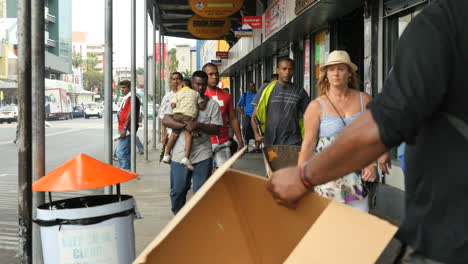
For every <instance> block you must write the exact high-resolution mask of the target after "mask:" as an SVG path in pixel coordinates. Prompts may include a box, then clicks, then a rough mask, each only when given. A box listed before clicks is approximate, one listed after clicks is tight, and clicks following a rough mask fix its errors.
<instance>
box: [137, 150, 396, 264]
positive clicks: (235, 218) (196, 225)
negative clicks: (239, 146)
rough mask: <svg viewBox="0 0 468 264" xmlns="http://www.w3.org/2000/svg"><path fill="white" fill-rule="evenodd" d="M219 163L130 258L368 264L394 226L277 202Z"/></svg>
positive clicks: (311, 199) (312, 199)
mask: <svg viewBox="0 0 468 264" xmlns="http://www.w3.org/2000/svg"><path fill="white" fill-rule="evenodd" d="M240 155H241V153H240V152H238V153H237V154H236V155H234V157H233V158H231V159H230V160H229V161H228V162H226V164H224V165H223V166H222V167H221V168H219V169H218V170H217V171H216V172H215V173H214V174H213V175H212V176H211V177H210V178H209V180H208V181H207V182H206V183H205V184H204V185H203V187H202V188H201V189H200V190H199V191H198V192H197V193H196V194H195V195H194V196H193V197H192V199H190V201H189V202H188V203H187V204H186V205H185V206H184V208H182V210H181V211H180V212H179V213H178V214H177V215H176V216H175V217H174V218H173V219H172V220H171V221H170V222H169V224H168V225H167V226H166V227H165V228H164V229H163V230H162V231H161V233H160V234H159V235H158V236H157V237H156V238H155V239H154V240H153V241H152V242H151V243H150V245H149V246H148V247H147V248H146V249H145V250H144V251H143V252H142V253H141V254H140V256H139V257H138V258H137V259H136V260H135V261H134V263H135V264H141V263H148V264H152V263H164V264H169V263H191V264H208V263H216V264H218V263H223V264H231V263H232V264H249V263H252V264H254V263H255V264H257V263H268V264H273V263H288V264H292V263H326V264H331V263H359V264H365V263H374V262H375V261H376V260H377V258H378V257H379V255H380V253H381V252H382V251H383V250H384V248H385V247H386V245H387V244H388V243H389V241H390V240H391V238H392V237H393V235H394V233H395V232H396V230H397V228H396V227H395V226H393V225H391V224H390V223H388V222H385V221H383V220H381V219H379V218H377V217H374V216H372V215H368V214H364V213H361V212H359V211H357V210H355V209H353V208H351V207H349V206H346V205H343V204H340V203H338V202H335V201H333V200H330V199H327V198H324V197H321V196H318V195H316V194H310V195H307V196H306V197H305V198H304V199H303V200H302V201H301V203H300V204H299V207H298V208H297V209H296V210H290V209H287V208H284V207H282V206H279V205H277V204H276V203H275V202H274V200H273V199H272V197H271V195H270V193H269V192H268V191H267V190H266V189H265V186H266V181H267V180H266V179H265V178H263V177H259V176H255V175H252V174H248V173H244V172H242V171H236V170H229V167H230V166H231V165H232V164H233V163H234V162H235V160H236V159H237V158H239V157H240Z"/></svg>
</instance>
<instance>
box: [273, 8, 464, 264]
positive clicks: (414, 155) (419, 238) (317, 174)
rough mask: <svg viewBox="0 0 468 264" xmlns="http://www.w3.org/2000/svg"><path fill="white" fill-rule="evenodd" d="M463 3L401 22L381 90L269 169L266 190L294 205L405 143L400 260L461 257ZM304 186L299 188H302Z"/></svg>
mask: <svg viewBox="0 0 468 264" xmlns="http://www.w3.org/2000/svg"><path fill="white" fill-rule="evenodd" d="M466 10H468V1H466V0H443V1H433V2H432V3H431V4H430V5H429V6H427V7H426V8H425V9H424V10H423V11H422V12H421V13H420V14H419V15H418V16H417V17H416V18H415V19H414V20H413V21H412V22H411V23H410V25H409V26H408V27H407V29H406V30H405V32H404V33H403V35H402V37H401V39H400V42H399V45H398V47H397V52H396V56H395V64H394V67H393V71H392V72H391V73H390V76H389V77H388V79H387V81H386V83H385V87H384V89H383V92H382V94H380V95H378V96H377V97H376V99H375V100H374V101H373V102H371V103H370V104H369V105H368V110H367V111H366V112H364V113H363V114H362V115H361V116H360V117H359V118H358V119H356V120H355V121H354V122H353V123H351V124H350V125H349V126H348V127H347V128H346V129H345V130H344V131H343V132H342V134H341V135H340V137H339V138H338V139H337V140H336V141H335V142H334V143H333V145H331V146H330V147H329V148H327V150H325V151H323V152H321V153H320V154H317V155H314V157H313V158H312V159H311V160H310V161H309V162H307V163H306V164H304V165H303V166H301V167H294V168H287V169H284V170H280V171H277V172H276V173H275V174H274V175H273V177H272V179H271V180H270V182H269V185H268V188H269V190H270V191H271V192H272V193H273V196H274V197H276V198H277V199H278V201H281V203H283V204H284V205H287V206H292V207H294V206H295V205H296V203H297V202H298V201H299V200H300V199H301V198H302V197H303V196H304V195H306V194H307V187H309V188H310V187H311V186H313V185H317V184H323V183H325V182H328V181H331V180H334V179H337V178H339V177H340V176H341V175H345V174H346V173H349V172H351V171H354V170H356V169H359V168H361V167H362V166H364V165H366V164H369V163H370V162H372V161H374V160H376V159H377V157H378V156H379V155H381V154H382V153H384V152H385V151H387V150H388V149H390V148H392V147H395V146H398V145H399V144H400V143H401V142H403V141H404V142H407V148H406V178H405V181H406V182H405V184H406V193H405V194H406V201H405V203H406V208H405V219H404V221H403V223H402V225H401V227H400V230H399V232H398V234H397V237H398V238H399V239H400V240H401V241H402V242H403V243H404V244H406V245H408V248H407V250H406V253H405V255H404V260H403V261H407V262H404V263H468V210H467V209H466V207H467V204H468V167H467V165H466V161H467V156H468V139H467V138H465V137H464V136H463V134H462V133H460V132H459V130H458V129H457V127H455V126H454V125H453V124H452V123H451V122H449V119H448V118H447V115H446V114H443V113H448V114H450V115H451V116H454V117H456V118H457V119H458V120H459V121H460V122H462V124H463V123H464V124H468V107H467V106H466V100H467V98H468V82H467V81H466V76H467V73H466V69H467V64H468V48H467V47H468V27H467V26H466V25H468V16H467V15H466V12H467V11H466ZM306 186H307V187H306Z"/></svg>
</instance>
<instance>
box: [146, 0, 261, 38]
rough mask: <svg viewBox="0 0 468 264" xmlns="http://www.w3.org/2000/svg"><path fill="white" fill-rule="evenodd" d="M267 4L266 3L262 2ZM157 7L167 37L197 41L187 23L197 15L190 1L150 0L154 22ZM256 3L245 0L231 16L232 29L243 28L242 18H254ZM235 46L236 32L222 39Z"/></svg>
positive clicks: (157, 20)
mask: <svg viewBox="0 0 468 264" xmlns="http://www.w3.org/2000/svg"><path fill="white" fill-rule="evenodd" d="M260 2H266V1H260ZM153 6H155V7H156V24H157V25H158V26H159V29H160V30H161V32H162V33H163V34H164V35H165V36H170V37H179V38H191V39H196V37H194V36H193V35H192V34H190V33H189V31H188V29H187V21H188V20H189V19H190V18H191V17H192V16H193V15H194V14H195V13H194V12H193V11H192V9H191V8H190V5H189V1H188V0H148V9H149V10H148V14H149V15H150V17H151V18H152V19H151V20H153V14H152V8H153ZM255 13H256V1H252V0H244V5H243V7H242V8H241V9H240V10H239V11H238V12H236V13H235V14H234V15H232V16H230V20H231V28H235V27H239V26H241V17H242V16H254V15H255ZM220 39H224V40H226V41H228V42H229V43H230V44H233V43H234V42H235V41H237V39H236V38H235V37H234V31H233V30H232V29H231V31H230V32H229V33H228V34H227V35H225V36H224V37H222V38H220Z"/></svg>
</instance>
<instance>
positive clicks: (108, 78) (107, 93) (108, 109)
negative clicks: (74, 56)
mask: <svg viewBox="0 0 468 264" xmlns="http://www.w3.org/2000/svg"><path fill="white" fill-rule="evenodd" d="M112 4H113V0H106V1H105V11H104V13H105V15H104V16H105V33H104V34H105V37H104V38H105V42H104V63H105V65H104V107H105V111H104V158H105V162H106V163H108V164H111V165H112V156H113V142H112V116H113V115H112V106H113V103H112V69H113V64H112V60H113V58H112V51H113V41H112V30H113V22H112V12H113V11H112V9H113V8H112ZM104 193H105V194H112V186H106V187H104Z"/></svg>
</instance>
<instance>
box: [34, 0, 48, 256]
mask: <svg viewBox="0 0 468 264" xmlns="http://www.w3.org/2000/svg"><path fill="white" fill-rule="evenodd" d="M31 30H32V31H31V52H32V53H31V62H32V65H34V67H32V70H31V71H32V82H31V87H32V109H31V110H32V144H33V145H32V151H33V152H32V162H33V163H32V165H33V167H32V168H33V171H32V182H35V181H37V180H39V179H40V178H41V177H43V176H44V175H45V125H44V124H45V106H44V104H45V102H44V93H45V92H44V89H45V80H44V78H45V76H44V72H45V53H44V51H45V45H44V38H45V37H44V2H43V1H42V0H32V1H31ZM32 198H33V200H32V201H33V203H32V210H33V212H32V215H36V212H35V211H36V208H37V207H38V206H39V205H41V204H44V203H45V196H44V193H43V192H33V193H32ZM32 228H33V244H32V246H33V248H32V251H33V263H42V247H41V234H40V232H39V226H37V225H33V226H32Z"/></svg>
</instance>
